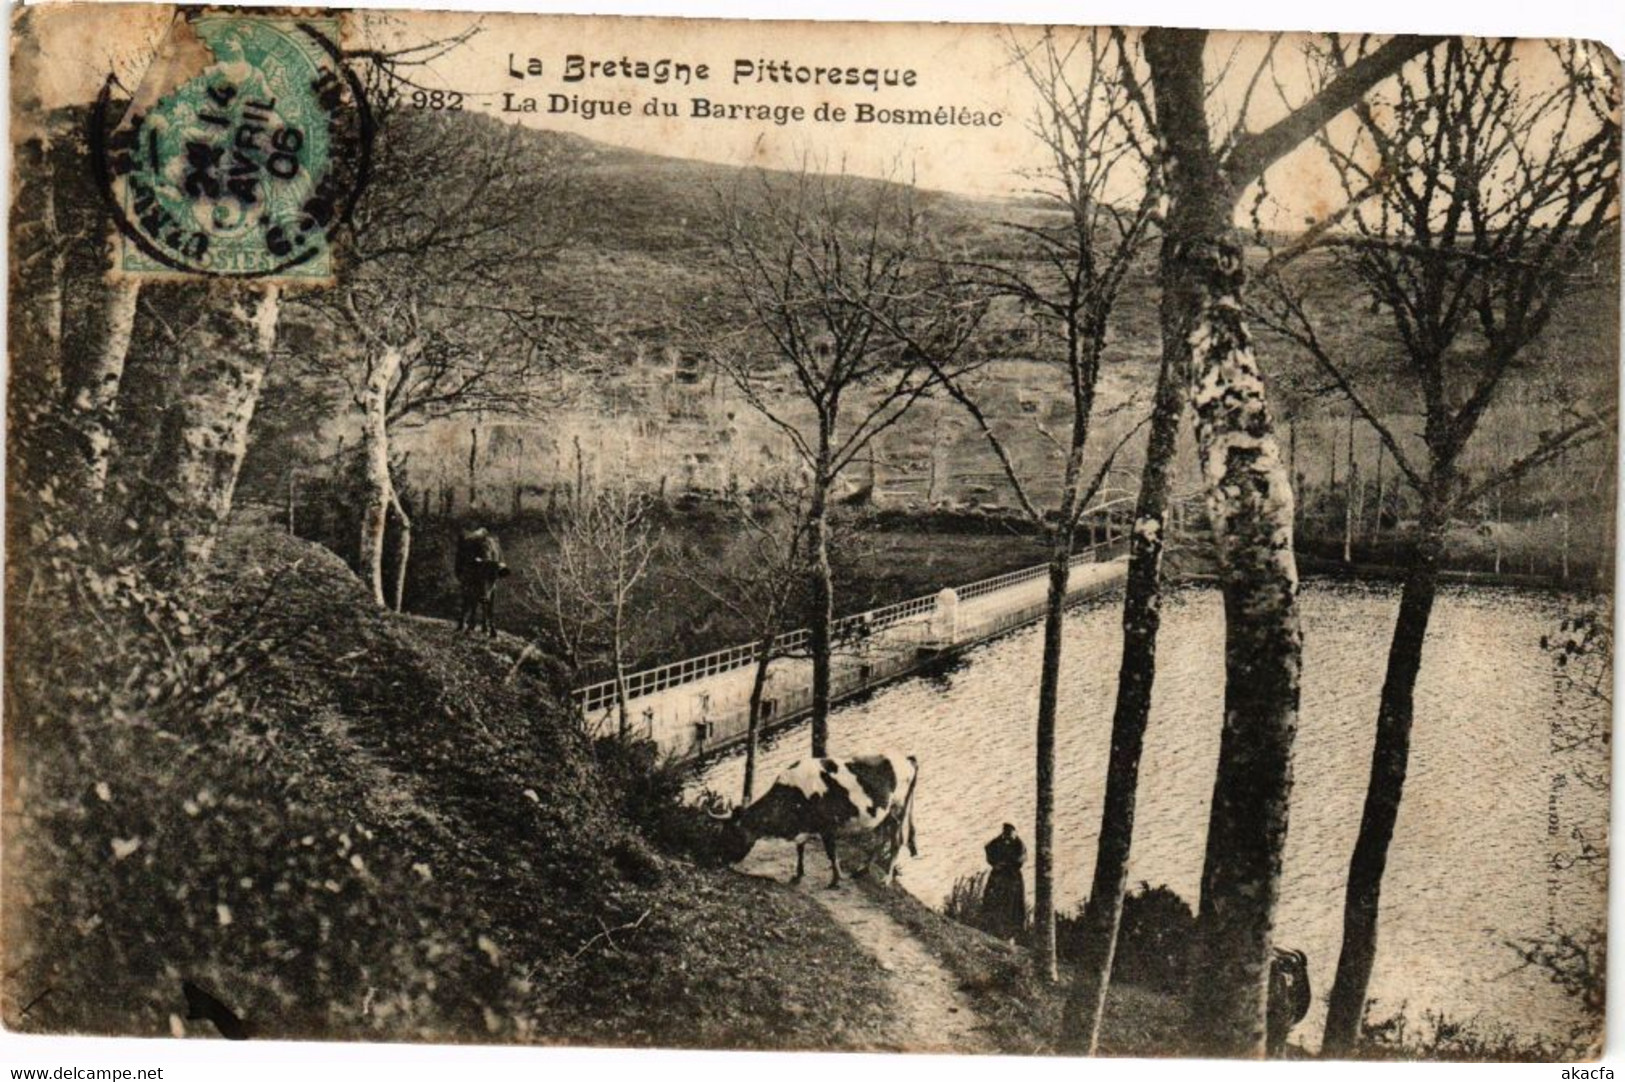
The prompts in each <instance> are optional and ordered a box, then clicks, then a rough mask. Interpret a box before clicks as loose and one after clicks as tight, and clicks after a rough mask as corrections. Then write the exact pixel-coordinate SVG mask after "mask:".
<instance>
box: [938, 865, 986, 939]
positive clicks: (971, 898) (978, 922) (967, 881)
mask: <svg viewBox="0 0 1625 1082" xmlns="http://www.w3.org/2000/svg"><path fill="white" fill-rule="evenodd" d="M986 892H987V873H986V872H977V873H976V874H975V875H962V876H960V877H959V878H958V879H955V880H954V885H953V886H952V887H950V888H948V897H946V898H944V899H943V901H942V913H943V915H944V916H945V917H947V918H948V919H949V920H956V921H958V922H959V923H960V924H968V925H970V926H971V927H972V928H980V927H981V926H982V895H983V894H985V893H986Z"/></svg>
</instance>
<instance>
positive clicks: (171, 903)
mask: <svg viewBox="0 0 1625 1082" xmlns="http://www.w3.org/2000/svg"><path fill="white" fill-rule="evenodd" d="M212 588H213V589H214V590H215V591H217V594H218V596H222V597H225V598H227V599H228V600H227V601H226V602H225V603H223V604H222V605H220V606H219V607H218V608H216V609H214V610H213V611H212V612H210V613H209V614H208V615H207V617H206V622H207V624H208V626H209V630H208V632H207V633H206V634H205V635H204V636H203V637H202V638H201V639H200V640H199V642H202V641H205V640H206V641H209V642H219V641H225V642H227V643H231V642H241V641H250V642H252V643H253V644H254V646H253V648H252V649H251V650H248V651H247V652H241V651H239V652H238V653H236V654H230V653H229V652H215V653H213V654H212V656H213V657H214V658H215V661H216V664H215V671H221V672H224V673H227V674H230V675H231V678H232V679H234V680H235V692H234V694H232V695H230V696H216V697H214V698H213V699H212V701H211V702H210V704H209V705H205V706H201V707H199V708H198V709H195V710H194V709H191V708H183V709H179V710H167V709H164V708H163V705H164V701H167V698H168V697H167V694H166V695H160V696H159V697H157V698H156V699H155V700H154V701H153V703H152V704H151V705H150V707H148V708H135V709H130V710H124V709H122V708H121V709H119V710H117V711H115V712H114V713H113V714H112V715H111V716H108V717H104V718H103V719H102V720H101V721H100V722H99V723H94V722H91V721H89V720H87V719H84V718H80V719H78V723H77V724H75V725H72V726H69V725H65V724H57V723H60V722H64V721H66V720H67V719H66V718H64V717H60V716H59V717H49V716H47V714H46V710H48V709H50V708H49V707H45V708H40V706H39V704H40V703H42V702H53V703H59V704H62V705H61V706H60V707H58V709H59V710H60V711H68V710H71V709H72V703H73V702H74V701H75V700H76V699H78V698H80V697H81V693H83V694H84V695H87V696H88V695H91V694H92V693H93V689H92V688H91V687H90V685H91V684H92V682H93V676H94V674H96V673H98V672H101V671H103V670H102V669H101V668H100V667H99V665H98V663H97V660H96V659H95V658H94V657H90V658H79V659H69V663H70V665H71V668H72V670H73V671H76V672H78V673H80V674H81V675H80V677H79V678H77V679H76V680H75V683H76V684H77V685H78V686H77V687H66V688H65V687H62V686H61V681H54V682H53V683H52V688H51V690H52V691H53V692H54V694H51V695H43V694H41V688H40V687H39V686H38V681H39V680H40V679H41V678H43V677H45V676H47V675H48V663H46V662H44V661H43V660H42V659H41V658H40V657H38V656H36V655H33V654H29V653H28V652H26V651H19V652H16V653H14V654H13V655H11V657H10V660H11V662H12V670H11V672H9V673H8V693H9V701H8V707H9V709H8V725H7V735H8V741H9V745H8V748H7V752H8V756H7V758H8V763H9V769H11V770H12V771H13V772H14V773H13V777H12V779H11V780H12V782H13V784H10V785H8V790H7V791H8V794H9V795H10V797H11V799H12V801H13V807H12V809H11V810H12V811H17V810H19V809H26V810H27V818H28V822H27V829H26V830H22V829H19V828H18V819H17V817H15V816H11V817H8V818H7V820H6V822H7V826H8V837H7V838H6V856H7V867H6V871H7V875H8V877H9V878H10V879H11V882H12V883H13V884H14V885H17V884H27V885H28V888H27V891H26V892H24V891H22V890H16V889H14V890H9V891H8V892H7V895H6V898H7V901H8V903H9V904H10V908H9V910H8V912H7V914H6V921H7V923H6V932H7V935H6V936H5V942H6V946H7V958H6V967H7V970H8V973H9V974H11V979H10V980H8V982H7V985H6V988H7V991H8V993H9V995H8V997H7V1000H6V1002H5V1004H4V1009H5V1021H6V1024H7V1025H9V1026H12V1027H13V1028H16V1029H21V1030H25V1031H53V1032H56V1031H86V1032H109V1033H135V1034H164V1033H170V1032H175V1033H182V1032H190V1033H196V1032H200V1030H199V1028H198V1027H202V1028H201V1032H203V1033H208V1034H211V1035H212V1029H211V1027H210V1025H209V1023H207V1022H198V1021H186V1020H185V1015H186V1013H187V1012H186V1006H185V999H184V997H183V994H182V987H181V986H182V982H183V981H191V982H193V983H195V984H196V985H198V986H200V987H202V988H203V989H205V990H206V991H208V992H209V993H211V994H212V995H214V996H216V997H218V998H219V999H220V1000H221V1001H222V1002H224V1003H225V1004H227V1005H228V1006H229V1007H230V1008H231V1009H232V1010H233V1011H235V1012H236V1013H237V1014H238V1015H239V1016H241V1017H242V1018H243V1019H244V1020H245V1021H246V1022H247V1024H248V1025H249V1026H250V1027H251V1029H252V1031H253V1032H254V1033H255V1034H256V1035H260V1036H266V1037H351V1038H356V1037H370V1038H373V1039H379V1038H387V1039H409V1040H412V1039H417V1040H470V1039H491V1040H522V1041H524V1040H529V1041H563V1040H568V1041H572V1042H597V1043H615V1044H663V1045H679V1046H701V1045H703V1046H707V1047H738V1046H757V1045H760V1044H763V1043H770V1044H773V1045H775V1046H783V1047H797V1048H800V1047H810V1046H813V1045H815V1044H816V1045H819V1046H823V1045H826V1044H827V1043H829V1042H831V1041H833V1042H834V1043H835V1044H837V1045H843V1044H861V1043H862V1042H863V1039H864V1034H865V1032H867V1029H868V1020H870V1019H871V1018H872V1017H873V1016H874V1014H875V1012H878V1011H883V1010H884V1009H885V1007H886V997H885V995H884V993H883V992H882V991H881V990H880V989H879V986H878V984H877V983H876V982H875V981H874V980H873V979H872V975H871V972H870V969H869V968H868V967H866V966H865V965H864V964H863V962H864V956H863V955H862V954H861V953H860V952H859V951H858V949H857V947H856V945H855V944H854V943H853V942H852V941H851V939H850V937H849V936H847V935H846V933H845V932H844V931H842V930H841V929H839V928H837V927H835V926H833V925H832V924H831V923H830V922H829V921H828V920H827V919H825V918H824V917H823V915H822V911H821V910H819V909H818V907H817V906H816V905H813V904H811V903H809V902H807V901H806V900H804V899H801V898H798V897H797V896H795V895H794V894H791V893H787V892H783V891H780V890H778V889H777V888H775V887H774V886H772V885H771V884H765V883H761V882H757V881H753V880H748V879H745V878H742V877H739V876H737V875H734V874H732V873H729V872H726V871H722V870H715V869H708V868H704V867H700V866H698V865H696V864H694V863H692V862H691V861H689V860H683V859H678V858H675V857H673V856H670V855H668V854H666V853H663V852H661V851H660V850H658V849H656V848H655V847H653V846H652V845H651V844H650V843H649V841H647V840H646V839H645V837H643V836H641V835H640V833H639V831H638V829H637V827H636V826H635V825H634V823H633V822H632V821H631V820H630V819H629V818H628V814H629V813H636V812H637V811H638V809H637V808H634V807H630V806H628V803H627V797H626V796H625V794H624V793H622V792H618V791H616V790H615V789H613V788H612V787H611V786H610V785H609V784H608V783H607V782H606V780H605V778H604V774H603V769H602V767H601V765H600V761H601V760H602V757H603V754H604V749H603V748H598V749H594V748H593V747H591V746H589V744H588V743H587V742H586V740H585V739H584V738H583V737H582V736H581V735H580V734H579V732H578V731H577V729H576V727H575V725H574V719H573V717H572V716H571V715H570V714H569V713H568V712H567V711H565V710H564V709H562V708H561V707H560V706H559V705H558V703H557V701H556V700H555V698H554V697H553V694H552V692H551V690H550V689H549V686H548V680H547V675H548V674H547V672H546V671H545V667H542V668H538V667H535V666H533V665H529V664H527V665H526V666H521V667H519V668H517V669H516V667H515V665H514V663H513V658H512V657H511V656H510V655H509V653H508V652H507V651H506V649H505V647H504V646H503V645H502V644H501V643H499V644H498V645H495V646H490V645H486V644H484V643H479V642H473V641H471V640H465V639H460V638H458V637H457V636H456V635H455V633H454V632H453V631H452V630H451V629H450V628H449V627H448V626H447V625H445V624H442V623H439V622H435V621H425V620H418V619H414V618H410V617H407V618H396V617H390V616H388V615H386V614H382V613H379V612H378V611H376V610H375V609H374V608H373V607H372V606H371V605H370V603H369V602H368V601H367V599H366V597H365V594H364V592H363V590H362V589H361V587H360V585H359V583H358V582H357V581H356V580H355V578H354V576H353V575H351V573H350V572H349V571H348V570H347V569H346V568H345V567H344V566H343V564H342V563H341V562H340V561H339V560H338V559H337V558H336V557H334V556H332V555H331V554H330V553H328V552H327V551H326V550H324V549H322V548H320V547H318V546H315V545H310V544H307V543H303V542H298V541H294V540H290V539H287V538H285V537H279V536H275V535H269V534H260V533H242V534H239V535H238V536H235V537H233V538H231V539H230V542H229V544H228V545H227V546H226V548H225V550H224V552H223V553H222V557H221V560H220V561H219V566H218V569H217V572H216V581H215V582H214V583H213V584H212ZM187 622H191V621H187ZM217 636H218V637H220V638H217ZM505 641H506V640H504V642H505ZM232 656H235V657H240V658H243V659H246V660H247V662H248V663H247V664H246V666H234V665H232V664H230V663H229V662H226V661H225V660H224V659H226V658H228V657H232ZM112 660H114V663H115V664H116V661H117V659H112ZM145 699H146V696H145V695H144V694H138V695H136V696H135V697H134V699H131V700H121V701H128V702H131V703H132V704H133V703H139V702H141V701H144V700H145ZM606 929H609V932H608V934H604V933H605V930H606ZM787 929H789V930H793V932H794V934H793V935H789V934H786V930H787ZM831 969H834V970H836V971H839V972H841V973H843V974H844V975H845V976H844V977H843V980H841V981H840V982H821V983H820V984H818V985H816V986H814V985H811V984H809V983H808V982H807V981H806V980H805V974H806V973H808V972H812V971H829V970H831ZM47 989H48V990H49V992H48V994H45V995H44V996H43V998H39V999H38V1001H37V1002H33V1001H34V1000H35V998H36V996H38V995H39V993H40V992H41V991H43V990H47ZM25 1007H27V1008H28V1010H27V1013H26V1014H25V1013H23V1008H25Z"/></svg>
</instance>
